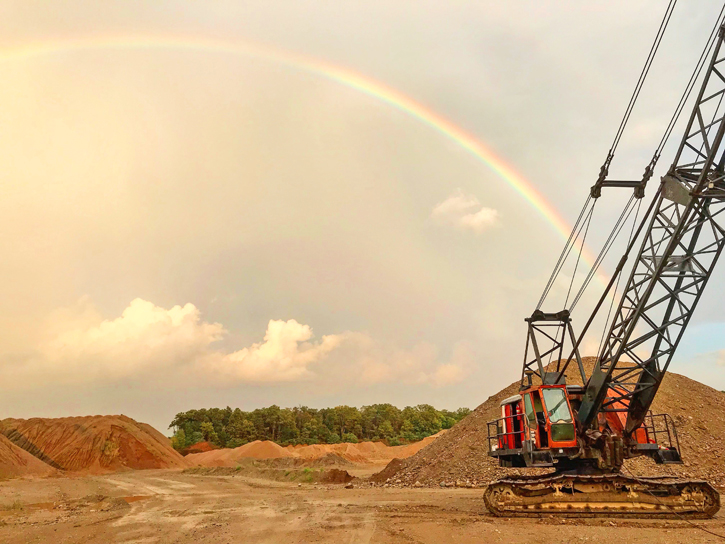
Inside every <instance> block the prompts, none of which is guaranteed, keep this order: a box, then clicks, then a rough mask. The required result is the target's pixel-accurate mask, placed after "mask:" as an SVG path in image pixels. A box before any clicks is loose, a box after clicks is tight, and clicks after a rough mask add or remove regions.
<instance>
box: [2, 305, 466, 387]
mask: <svg viewBox="0 0 725 544" xmlns="http://www.w3.org/2000/svg"><path fill="white" fill-rule="evenodd" d="M226 335H227V331H226V329H225V328H224V327H223V326H222V325H221V324H220V323H209V322H206V321H204V320H203V319H202V316H201V312H200V311H199V309H198V308H197V307H196V306H194V305H193V304H186V305H184V306H174V307H172V308H170V309H165V308H162V307H160V306H157V305H155V304H153V303H152V302H149V301H146V300H142V299H135V300H133V301H132V302H131V303H130V304H129V306H128V307H127V308H126V309H124V310H123V312H122V314H121V315H120V316H119V317H117V318H115V319H103V318H102V317H101V316H100V314H99V313H98V311H97V310H96V309H95V308H94V307H93V305H92V304H91V303H90V301H88V300H87V299H84V300H81V301H80V302H79V303H78V304H77V305H76V306H74V307H73V308H66V309H61V310H58V311H56V312H54V313H53V314H52V315H51V316H49V318H48V319H47V320H46V322H45V323H44V325H43V331H42V335H41V337H42V339H41V340H40V341H39V342H38V345H37V346H35V349H34V350H33V352H32V354H31V355H29V356H27V357H25V358H24V360H22V361H16V362H15V364H6V365H3V366H2V368H1V369H0V378H3V379H4V380H2V379H0V383H6V384H13V385H14V386H17V385H18V384H25V386H26V387H33V386H34V385H42V384H48V383H103V382H106V383H108V382H111V383H113V382H118V381H124V380H144V379H148V378H160V379H163V380H164V381H165V382H166V383H170V382H175V381H176V382H178V381H179V380H181V382H182V385H183V384H185V385H193V384H206V385H209V384H212V385H217V386H224V385H227V386H232V385H237V384H240V383H280V382H294V381H299V380H314V379H316V378H325V377H327V378H330V377H335V379H336V380H337V381H347V382H348V383H357V382H358V381H361V382H362V383H365V384H375V383H384V382H401V383H413V384H421V383H428V384H431V385H434V386H444V385H449V384H452V383H455V382H457V381H460V380H461V379H463V377H464V376H465V374H466V373H467V371H468V369H469V368H470V364H471V357H470V355H469V353H468V351H467V350H466V349H465V348H464V347H459V348H457V349H455V350H454V353H453V354H452V356H451V357H450V359H449V360H447V361H443V362H440V361H439V359H438V353H437V350H436V348H435V347H434V346H432V345H429V344H421V345H419V346H416V347H414V348H413V349H410V350H401V349H395V348H391V347H386V346H383V345H381V344H379V343H378V342H376V341H375V340H374V339H373V338H372V337H371V336H370V335H369V334H367V333H363V332H352V331H345V332H342V333H339V334H330V335H324V336H322V337H321V338H320V339H315V336H314V334H313V331H312V328H311V327H310V326H309V325H305V324H302V323H299V322H297V321H296V320H294V319H289V320H287V321H285V320H274V319H272V320H270V321H269V322H268V324H267V330H266V332H265V334H264V338H263V340H262V341H261V342H258V343H254V344H252V345H251V346H248V347H244V348H242V349H239V350H236V351H224V350H221V349H218V348H216V347H215V346H214V345H215V344H216V343H217V342H219V341H220V340H222V339H223V338H224V337H225V336H226ZM351 369H352V370H353V371H352V372H351Z"/></svg>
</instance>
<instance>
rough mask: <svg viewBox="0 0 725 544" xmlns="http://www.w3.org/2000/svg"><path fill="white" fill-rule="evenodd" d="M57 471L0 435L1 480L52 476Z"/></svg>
mask: <svg viewBox="0 0 725 544" xmlns="http://www.w3.org/2000/svg"><path fill="white" fill-rule="evenodd" d="M56 473H57V471H56V470H55V469H54V468H53V467H51V466H50V465H48V464H46V463H44V462H43V461H41V460H40V459H38V458H37V457H35V456H33V455H31V454H29V453H28V452H27V451H25V450H24V449H22V448H19V447H18V446H16V445H15V444H13V443H12V442H10V440H8V439H7V438H5V436H4V435H2V434H0V479H5V478H18V477H25V476H51V475H53V474H56Z"/></svg>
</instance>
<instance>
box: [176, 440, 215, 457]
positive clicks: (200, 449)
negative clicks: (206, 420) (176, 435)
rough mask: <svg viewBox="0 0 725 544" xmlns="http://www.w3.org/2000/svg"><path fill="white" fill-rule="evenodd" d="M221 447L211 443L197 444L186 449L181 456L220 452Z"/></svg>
mask: <svg viewBox="0 0 725 544" xmlns="http://www.w3.org/2000/svg"><path fill="white" fill-rule="evenodd" d="M218 449H219V446H215V445H214V444H212V443H211V442H197V443H196V444H193V445H191V446H189V447H188V448H184V449H183V450H181V451H180V452H179V453H181V455H184V456H186V455H189V454H190V453H204V452H206V451H213V450H218Z"/></svg>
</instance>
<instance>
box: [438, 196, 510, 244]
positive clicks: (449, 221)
mask: <svg viewBox="0 0 725 544" xmlns="http://www.w3.org/2000/svg"><path fill="white" fill-rule="evenodd" d="M431 218H432V219H433V220H434V221H435V222H436V223H438V224H440V225H447V226H452V227H455V228H457V229H460V230H467V231H471V232H474V233H476V234H481V233H482V232H484V231H486V230H488V229H490V228H491V227H494V226H496V225H498V222H499V213H498V211H497V210H494V209H492V208H486V207H484V206H482V205H481V203H480V202H479V201H478V199H477V198H476V197H475V196H473V195H466V194H464V193H463V191H462V190H461V189H458V190H456V192H455V193H453V194H452V195H451V196H449V197H448V198H447V199H445V200H444V201H443V202H440V203H439V204H437V205H436V206H435V207H434V208H433V211H432V212H431Z"/></svg>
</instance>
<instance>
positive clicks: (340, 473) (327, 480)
mask: <svg viewBox="0 0 725 544" xmlns="http://www.w3.org/2000/svg"><path fill="white" fill-rule="evenodd" d="M354 479H355V476H350V474H348V472H347V470H341V469H339V468H331V469H328V470H326V471H324V472H323V473H322V476H320V482H322V483H323V484H346V483H348V482H352V481H353V480H354Z"/></svg>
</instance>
